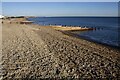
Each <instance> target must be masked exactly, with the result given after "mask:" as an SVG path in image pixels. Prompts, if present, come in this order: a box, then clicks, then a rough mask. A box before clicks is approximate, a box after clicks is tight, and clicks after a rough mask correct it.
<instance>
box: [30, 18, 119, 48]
mask: <svg viewBox="0 0 120 80" xmlns="http://www.w3.org/2000/svg"><path fill="white" fill-rule="evenodd" d="M28 20H31V21H34V23H35V24H40V25H67V26H81V27H85V26H86V27H95V28H97V29H96V30H93V31H79V32H78V31H77V32H74V33H76V34H77V35H78V36H80V37H82V38H85V39H88V40H92V41H96V42H99V43H103V44H107V45H111V46H117V47H120V38H119V37H120V29H119V27H120V25H119V24H118V23H119V22H118V21H119V18H118V17H36V18H28Z"/></svg>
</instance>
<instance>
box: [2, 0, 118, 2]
mask: <svg viewBox="0 0 120 80" xmlns="http://www.w3.org/2000/svg"><path fill="white" fill-rule="evenodd" d="M1 1H2V2H118V1H120V0H1Z"/></svg>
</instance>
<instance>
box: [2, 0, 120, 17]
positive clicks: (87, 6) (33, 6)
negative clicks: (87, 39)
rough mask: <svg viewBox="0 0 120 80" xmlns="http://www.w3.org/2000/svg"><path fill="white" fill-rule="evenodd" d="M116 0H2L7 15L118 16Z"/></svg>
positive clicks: (3, 9) (4, 13) (3, 12)
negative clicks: (29, 0) (103, 0)
mask: <svg viewBox="0 0 120 80" xmlns="http://www.w3.org/2000/svg"><path fill="white" fill-rule="evenodd" d="M117 4H118V3H117V2H2V14H3V15H7V16H21V15H25V16H118V5H117Z"/></svg>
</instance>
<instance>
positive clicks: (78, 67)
mask: <svg viewBox="0 0 120 80" xmlns="http://www.w3.org/2000/svg"><path fill="white" fill-rule="evenodd" d="M2 28H3V29H2V63H1V65H2V69H1V71H2V75H1V76H0V77H1V78H3V79H6V80H9V79H22V78H27V79H39V78H43V79H44V78H67V79H68V78H114V79H119V77H120V53H119V50H116V49H113V48H108V47H106V46H103V45H99V44H96V43H93V42H89V41H86V40H83V39H78V38H75V37H72V36H68V35H65V34H63V33H62V32H60V31H56V30H55V29H53V28H51V27H50V26H48V27H47V26H38V25H34V24H30V25H29V24H27V25H25V24H16V23H11V24H10V23H3V27H2Z"/></svg>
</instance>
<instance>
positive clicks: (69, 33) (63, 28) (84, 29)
mask: <svg viewBox="0 0 120 80" xmlns="http://www.w3.org/2000/svg"><path fill="white" fill-rule="evenodd" d="M26 20H28V19H26ZM28 21H29V20H28ZM36 25H39V26H44V25H40V24H37V23H36ZM46 26H50V27H52V28H54V29H55V30H58V31H60V32H63V33H64V34H67V35H70V36H73V37H77V38H82V39H84V40H87V41H90V42H93V43H97V44H100V45H102V46H106V47H108V48H114V49H117V50H119V49H120V46H116V45H112V44H108V43H102V42H99V41H96V40H93V39H89V38H86V37H84V36H79V35H78V34H75V33H72V32H74V31H89V30H96V29H97V28H83V29H80V30H79V28H78V27H75V28H78V29H72V28H71V29H69V26H66V27H64V26H59V25H46ZM67 27H68V29H65V28H67ZM73 28H74V27H73ZM80 28H81V27H80ZM99 29H100V28H99Z"/></svg>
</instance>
